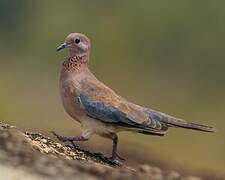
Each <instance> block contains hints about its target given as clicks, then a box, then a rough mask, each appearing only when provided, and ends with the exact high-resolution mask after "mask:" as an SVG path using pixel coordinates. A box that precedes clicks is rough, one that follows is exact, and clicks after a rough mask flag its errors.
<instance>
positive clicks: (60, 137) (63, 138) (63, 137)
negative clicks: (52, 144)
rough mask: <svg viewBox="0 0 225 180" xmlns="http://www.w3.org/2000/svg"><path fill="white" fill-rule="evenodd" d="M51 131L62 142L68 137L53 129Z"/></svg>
mask: <svg viewBox="0 0 225 180" xmlns="http://www.w3.org/2000/svg"><path fill="white" fill-rule="evenodd" d="M51 133H52V134H53V135H54V136H55V137H56V138H57V139H58V140H59V141H62V142H66V141H68V139H67V138H66V137H65V136H61V135H59V134H57V133H56V132H55V131H51Z"/></svg>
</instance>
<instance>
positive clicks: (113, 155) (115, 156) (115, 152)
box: [110, 135, 125, 161]
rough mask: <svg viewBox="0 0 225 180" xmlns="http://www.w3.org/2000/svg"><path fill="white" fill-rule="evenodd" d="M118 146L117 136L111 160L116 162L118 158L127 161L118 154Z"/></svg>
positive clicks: (114, 139)
mask: <svg viewBox="0 0 225 180" xmlns="http://www.w3.org/2000/svg"><path fill="white" fill-rule="evenodd" d="M117 144H118V136H117V135H115V137H114V138H113V146H112V156H111V158H110V159H112V160H113V161H115V160H116V158H119V159H120V160H122V161H124V160H125V159H124V158H122V157H120V156H119V155H118V154H117Z"/></svg>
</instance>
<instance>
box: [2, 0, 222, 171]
mask: <svg viewBox="0 0 225 180" xmlns="http://www.w3.org/2000/svg"><path fill="white" fill-rule="evenodd" d="M224 6H225V1H219V0H218V1H210V0H205V1H194V0H189V1H178V0H171V1H147V0H139V1H118V0H115V1H107V2H106V1H103V0H95V1H83V0H76V1H74V0H70V1H69V0H68V1H53V0H48V1H28V0H20V1H6V0H5V1H4V0H0V39H1V43H0V99H1V101H0V120H1V121H4V122H7V123H11V124H14V125H17V126H19V127H21V128H24V129H25V128H26V129H29V130H36V131H40V132H44V133H46V134H48V133H49V131H50V130H56V131H57V132H59V133H61V134H67V135H73V134H79V132H80V129H79V125H78V124H77V123H76V122H74V121H73V120H72V119H71V118H70V117H69V116H68V115H67V114H66V113H65V112H64V110H63V107H62V105H61V102H60V98H59V93H58V71H59V66H60V64H61V63H62V60H63V58H64V57H65V56H66V55H67V51H64V52H61V53H56V51H55V49H56V46H57V45H58V44H60V43H61V42H63V41H64V38H65V36H66V35H67V34H68V33H70V32H82V33H84V34H86V35H88V36H89V37H90V39H91V41H92V54H91V69H92V71H93V72H94V73H95V74H96V76H97V77H98V78H99V79H100V80H102V81H103V82H105V83H106V84H107V85H108V86H110V87H111V88H112V89H114V90H115V91H116V92H118V93H119V94H120V95H122V96H125V97H126V98H127V99H129V100H131V101H133V102H135V103H137V104H141V105H145V106H148V107H151V108H153V109H157V110H160V111H163V112H166V113H168V114H171V115H176V116H177V117H180V118H183V119H186V120H189V121H197V122H202V123H206V124H210V125H213V126H215V127H216V128H217V130H218V132H217V133H216V134H206V133H199V132H194V131H185V130H183V129H171V131H169V134H168V136H166V137H164V138H160V137H152V136H145V135H136V134H132V133H121V134H120V144H119V151H120V152H121V154H122V155H123V154H124V156H127V158H128V160H132V159H134V158H135V155H136V156H137V157H142V159H146V158H147V159H148V158H149V159H152V158H153V159H158V160H160V161H165V162H167V163H169V164H171V166H178V167H179V166H180V167H186V168H188V169H191V170H193V169H195V170H196V169H197V170H204V171H208V170H210V171H212V172H216V173H217V172H218V173H225V156H224V152H225V121H224V117H225V59H224V58H225V51H224V47H225V33H224V32H225V21H224V18H225V11H224ZM103 142H104V146H105V148H103V147H102V146H103V145H102V144H103ZM85 145H86V146H89V147H91V148H92V149H93V151H96V152H98V151H103V152H106V153H107V152H109V150H110V148H111V142H110V141H108V140H103V139H102V138H97V137H96V138H92V140H91V141H90V142H87V143H86V142H85ZM103 149H105V150H103ZM127 154H132V156H128V155H127Z"/></svg>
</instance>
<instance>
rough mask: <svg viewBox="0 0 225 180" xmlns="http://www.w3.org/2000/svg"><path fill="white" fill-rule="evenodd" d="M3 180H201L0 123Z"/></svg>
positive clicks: (0, 174)
mask: <svg viewBox="0 0 225 180" xmlns="http://www.w3.org/2000/svg"><path fill="white" fill-rule="evenodd" d="M0 169H1V173H0V179H6V180H7V179H25V180H26V179H30V180H36V179H69V180H70V179H79V180H80V179H90V180H95V179H112V180H113V179H118V180H119V179H137V180H138V179H152V180H163V179H167V180H178V179H182V180H201V178H199V177H193V176H183V175H181V174H180V173H178V172H176V171H169V172H168V171H167V172H166V171H165V172H164V171H163V170H162V169H160V168H158V167H152V166H150V165H147V164H144V165H140V167H139V168H136V169H134V168H131V167H128V166H125V165H121V164H116V163H113V162H111V161H110V160H109V159H108V158H106V157H104V156H103V155H102V154H94V153H91V152H88V151H85V150H83V149H81V148H79V147H78V146H75V147H73V146H69V145H64V144H60V143H58V142H55V141H54V140H52V139H50V138H49V137H46V136H44V135H42V134H40V133H31V132H22V131H20V130H19V129H17V128H15V127H13V126H9V125H6V124H3V123H0Z"/></svg>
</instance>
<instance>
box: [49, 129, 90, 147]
mask: <svg viewBox="0 0 225 180" xmlns="http://www.w3.org/2000/svg"><path fill="white" fill-rule="evenodd" d="M52 134H53V135H54V136H56V137H57V139H58V140H60V141H63V142H66V141H70V142H72V144H73V141H86V140H88V138H85V137H84V136H83V135H79V136H61V135H59V134H57V133H55V132H54V131H52Z"/></svg>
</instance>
